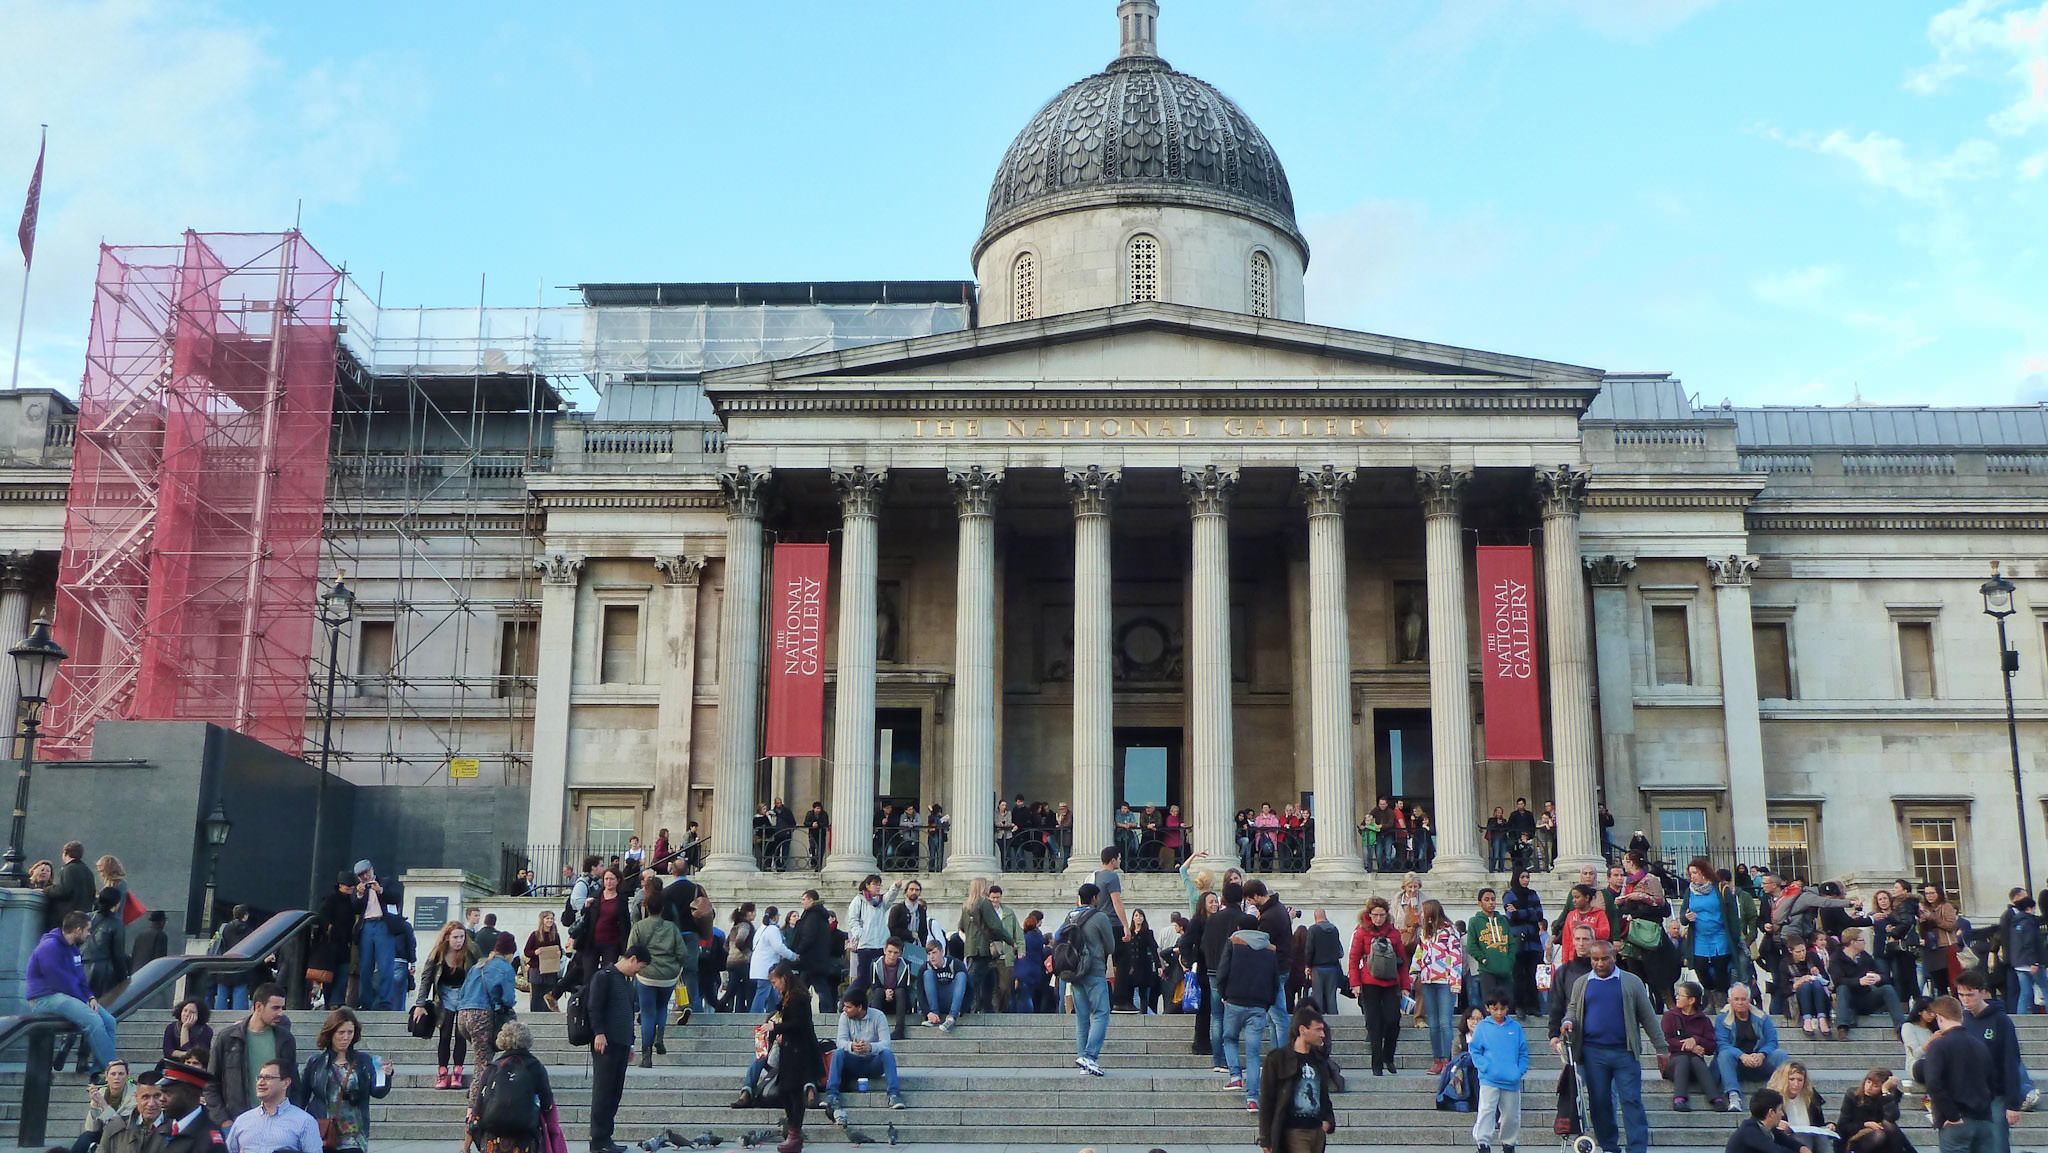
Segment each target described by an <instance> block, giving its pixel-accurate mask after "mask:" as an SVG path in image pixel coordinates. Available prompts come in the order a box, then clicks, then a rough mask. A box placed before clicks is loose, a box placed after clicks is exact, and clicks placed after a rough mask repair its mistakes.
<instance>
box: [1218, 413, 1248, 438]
mask: <svg viewBox="0 0 2048 1153" xmlns="http://www.w3.org/2000/svg"><path fill="white" fill-rule="evenodd" d="M1223 435H1224V436H1243V435H1244V418H1243V417H1238V416H1232V417H1226V418H1225V419H1224V421H1223Z"/></svg>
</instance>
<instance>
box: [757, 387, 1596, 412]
mask: <svg viewBox="0 0 2048 1153" xmlns="http://www.w3.org/2000/svg"><path fill="white" fill-rule="evenodd" d="M892 383H894V382H890V381H886V380H883V381H877V380H859V381H848V382H846V387H848V388H849V389H852V388H858V389H859V394H858V395H839V394H837V393H833V392H828V391H823V390H819V391H796V390H793V389H792V388H791V386H790V385H788V384H787V383H785V384H782V385H779V386H778V392H777V393H776V394H773V395H764V396H745V397H731V398H729V399H726V400H723V401H721V402H720V408H721V409H722V410H723V411H724V412H726V413H728V414H737V415H759V414H776V413H810V412H858V413H904V412H975V413H986V412H989V411H991V410H1002V411H1006V412H1159V411H1164V412H1273V411H1283V412H1301V411H1323V410H1329V409H1335V410H1338V411H1347V412H1357V411H1361V410H1371V411H1376V412H1386V411H1405V412H1445V411H1461V410H1471V411H1478V412H1502V411H1516V412H1556V413H1559V414H1564V415H1570V414H1575V413H1577V412H1578V411H1579V410H1580V409H1582V408H1584V407H1585V406H1584V404H1582V403H1581V402H1580V401H1579V399H1578V398H1577V397H1569V396H1555V395H1543V394H1530V393H1527V392H1503V393H1476V392H1444V393H1419V392H1406V391H1404V392H1361V391H1351V390H1343V391H1338V390H1333V389H1331V387H1330V385H1329V384H1327V383H1325V382H1323V381H1306V380H1305V381H1302V382H1300V385H1299V387H1300V388H1301V389H1302V391H1300V392H1292V391H1277V392H1276V391H1274V390H1275V389H1281V390H1284V389H1287V388H1288V387H1289V386H1290V385H1292V384H1293V383H1294V382H1291V381H1261V382H1246V381H1230V382H1224V381H1218V382H1215V383H1216V385H1217V391H1214V392H1207V391H1201V390H1202V387H1203V385H1204V384H1205V383H1207V382H1203V381H1161V382H1158V383H1157V384H1156V385H1153V386H1151V387H1157V388H1160V389H1162V390H1166V391H1164V393H1163V394H1162V395H1159V396H1117V395H1113V394H1112V395H1108V396H1105V395H1103V394H1102V391H1101V390H1102V389H1103V388H1104V387H1105V385H1106V384H1109V385H1112V386H1113V382H1104V381H1075V382H1073V384H1074V387H1076V388H1077V389H1079V388H1084V387H1085V388H1087V389H1088V391H1087V392H1085V393H1080V392H1076V393H1053V394H1046V393H1045V392H1044V389H1045V388H1046V385H1045V384H1044V383H1030V382H1018V384H1019V386H1020V387H1028V388H1030V389H1032V392H1031V393H1030V394H1027V395H1018V394H1016V393H1013V392H1006V391H1004V388H1003V382H999V381H981V380H968V381H959V382H956V383H949V384H948V385H947V387H949V388H961V389H974V390H975V392H976V393H981V394H985V395H975V394H969V395H964V396H963V395H957V394H956V395H947V396H932V395H929V394H928V390H929V389H930V387H931V385H930V383H929V382H927V381H923V380H910V381H904V382H902V384H901V386H900V387H903V388H904V389H905V390H906V391H905V392H903V393H898V394H890V395H880V396H878V395H876V394H877V393H878V392H881V393H886V392H887V390H888V389H889V387H890V385H891V384H892ZM1248 384H1259V385H1266V386H1269V387H1266V388H1261V389H1260V390H1259V391H1256V392H1254V391H1250V390H1248V388H1247V385H1248ZM1123 387H1130V386H1129V385H1128V384H1124V385H1123ZM1404 387H1407V388H1412V387H1413V385H1412V384H1410V385H1405V386H1404ZM1468 387H1471V386H1468ZM1479 387H1490V382H1489V385H1487V386H1479ZM912 389H914V390H915V391H912ZM1311 390H1313V391H1311Z"/></svg>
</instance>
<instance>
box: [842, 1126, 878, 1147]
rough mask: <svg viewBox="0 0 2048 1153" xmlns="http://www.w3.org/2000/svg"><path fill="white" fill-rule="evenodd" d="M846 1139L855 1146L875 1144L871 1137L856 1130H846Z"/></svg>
mask: <svg viewBox="0 0 2048 1153" xmlns="http://www.w3.org/2000/svg"><path fill="white" fill-rule="evenodd" d="M846 1139H847V1140H848V1141H851V1142H853V1143H854V1144H855V1145H873V1144H874V1143H875V1139H874V1138H873V1137H870V1136H868V1135H867V1134H865V1133H863V1132H861V1131H860V1130H858V1129H848V1130H847V1131H846Z"/></svg>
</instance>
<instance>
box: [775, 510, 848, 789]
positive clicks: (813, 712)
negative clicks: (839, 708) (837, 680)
mask: <svg viewBox="0 0 2048 1153" xmlns="http://www.w3.org/2000/svg"><path fill="white" fill-rule="evenodd" d="M831 564H832V546H831V545H823V544H779V545H776V546H775V603H774V607H773V612H774V614H775V615H774V616H773V617H771V618H769V641H768V662H769V664H768V726H767V727H768V733H767V737H768V739H767V741H766V748H765V749H764V750H763V751H764V752H765V753H766V754H767V755H768V756H771V757H819V756H823V755H824V754H825V579H826V576H827V575H828V573H829V571H830V569H831Z"/></svg>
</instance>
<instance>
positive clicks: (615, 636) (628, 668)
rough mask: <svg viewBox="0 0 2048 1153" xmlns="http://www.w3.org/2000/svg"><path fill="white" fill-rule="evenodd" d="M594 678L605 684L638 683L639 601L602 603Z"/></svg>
mask: <svg viewBox="0 0 2048 1153" xmlns="http://www.w3.org/2000/svg"><path fill="white" fill-rule="evenodd" d="M597 679H598V683H600V684H607V685H636V684H639V683H640V606H639V605H606V606H604V640H603V652H602V657H601V659H600V661H599V662H598V674H597Z"/></svg>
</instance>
